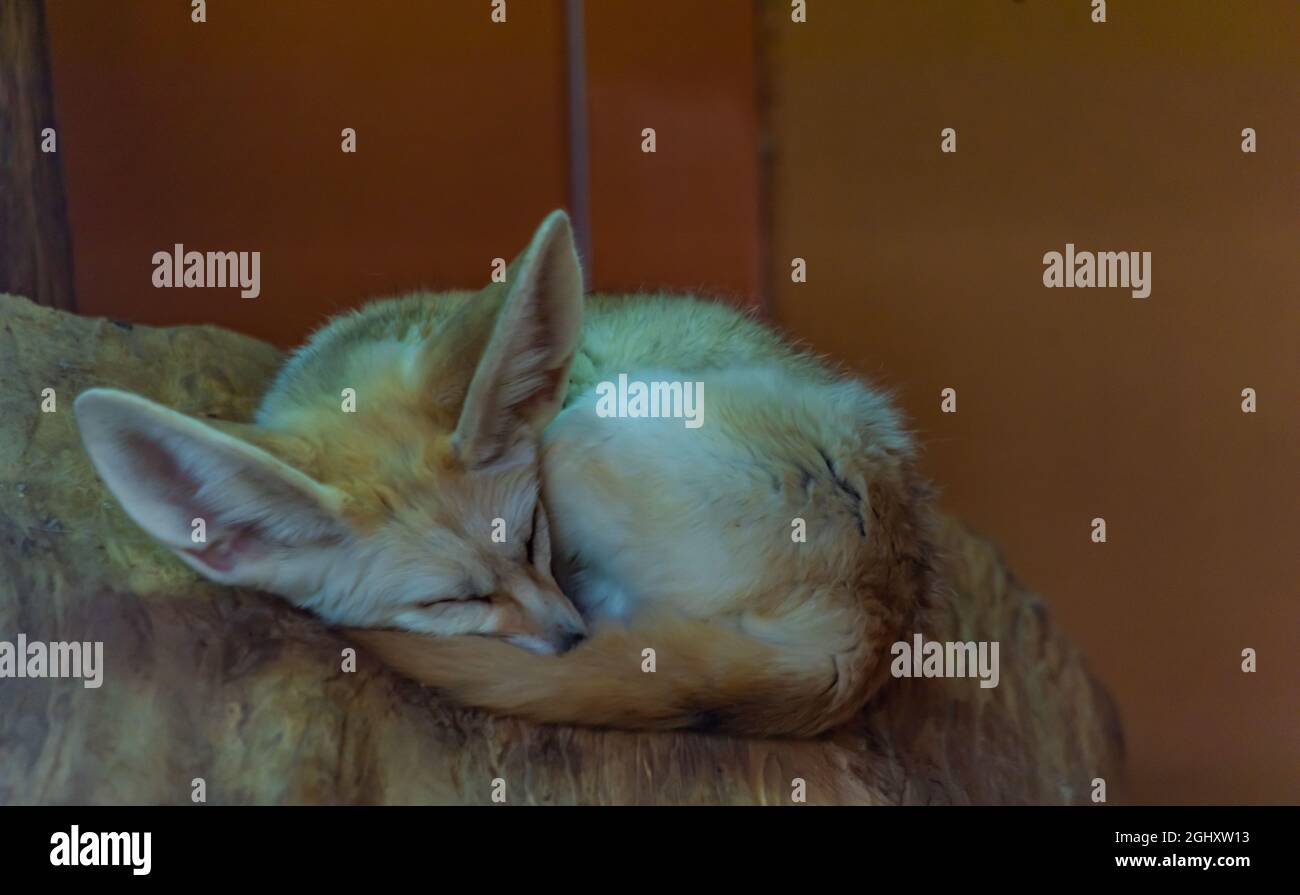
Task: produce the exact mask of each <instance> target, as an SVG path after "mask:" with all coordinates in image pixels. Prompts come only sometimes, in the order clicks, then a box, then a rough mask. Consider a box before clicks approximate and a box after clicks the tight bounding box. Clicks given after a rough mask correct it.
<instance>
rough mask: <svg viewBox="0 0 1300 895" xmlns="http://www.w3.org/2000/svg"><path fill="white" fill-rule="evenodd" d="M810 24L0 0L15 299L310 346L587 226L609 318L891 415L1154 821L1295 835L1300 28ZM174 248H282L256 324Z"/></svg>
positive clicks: (424, 8) (1265, 5)
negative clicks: (1188, 811) (42, 204)
mask: <svg viewBox="0 0 1300 895" xmlns="http://www.w3.org/2000/svg"><path fill="white" fill-rule="evenodd" d="M498 6H499V4H498ZM807 7H808V8H807V21H806V22H803V23H795V22H793V21H792V20H791V4H790V3H788V2H785V0H757V2H754V0H711V2H709V3H699V2H693V0H655V2H649V0H588V2H586V3H583V2H580V0H567V2H566V0H508V2H507V3H506V4H505V10H506V21H505V22H504V23H499V22H494V21H493V20H492V12H493V3H492V2H491V0H443V2H433V3H416V2H393V0H384V2H374V0H372V2H368V3H366V4H359V3H350V2H326V0H277V2H274V3H256V4H255V3H227V2H219V0H213V2H210V3H208V4H207V21H206V22H205V23H195V22H193V21H192V20H191V9H190V3H189V2H180V0H158V2H139V3H129V4H121V3H112V4H109V3H98V4H90V3H73V2H64V0H50V2H47V3H45V4H44V6H43V16H44V23H43V26H42V23H41V21H40V19H41V15H42V6H41V5H40V4H39V3H36V2H34V0H18V2H15V0H0V24H2V25H3V26H4V32H3V33H0V41H3V44H0V47H3V51H4V55H8V56H9V57H10V58H20V57H21V56H22V55H23V54H28V55H30V54H33V53H34V54H38V55H39V54H46V55H47V57H48V58H47V59H46V60H45V61H46V63H47V65H48V70H49V72H50V78H49V83H48V84H46V85H40V84H38V85H35V87H34V88H32V85H28V88H30V89H35V90H36V91H37V93H42V92H43V93H44V94H45V95H46V98H47V100H48V108H47V109H45V111H44V113H42V114H36V115H34V116H28V119H23V117H22V116H21V115H19V114H18V113H16V112H14V111H13V110H12V108H11V113H12V114H11V121H10V131H11V132H17V133H21V132H22V131H23V130H24V128H26V129H28V130H29V131H30V130H33V129H34V130H36V131H39V130H40V128H42V127H45V126H55V127H56V128H57V139H58V151H57V154H56V157H51V158H49V159H42V158H39V157H38V158H36V159H31V158H25V157H24V156H23V150H22V149H21V147H19V148H18V149H15V148H14V146H18V143H17V142H14V143H13V145H10V146H6V147H5V156H4V159H5V162H6V167H7V168H8V172H7V176H8V178H9V183H10V186H11V189H10V190H9V191H8V192H9V195H8V197H7V198H5V197H3V196H0V235H3V236H4V238H5V243H4V245H5V248H4V249H3V250H2V251H0V279H3V280H4V281H3V282H0V289H4V290H8V291H13V292H20V293H24V294H28V295H30V296H31V297H33V298H36V299H37V300H40V301H43V302H44V303H46V304H52V305H55V306H58V307H65V308H68V309H74V310H76V311H77V312H79V313H82V314H88V315H104V316H110V317H114V318H121V319H125V320H130V321H134V322H139V323H149V324H158V325H173V324H182V323H213V324H219V325H221V326H226V327H230V328H233V329H237V330H241V331H243V332H246V333H249V334H252V335H255V336H259V337H262V338H266V339H269V340H272V341H274V342H276V343H277V344H280V345H283V346H289V345H292V344H294V343H295V342H297V341H299V340H301V339H302V338H303V337H304V336H305V335H306V334H307V333H308V332H309V331H310V330H311V329H312V328H314V327H315V326H317V325H318V324H319V323H321V322H322V321H323V320H324V319H325V318H326V317H327V316H329V315H330V314H333V313H335V312H337V311H339V310H341V309H343V308H347V307H351V306H355V305H358V304H361V303H363V302H364V301H365V300H367V299H369V298H373V297H378V296H383V295H389V294H394V293H399V292H402V291H406V290H411V289H416V288H424V287H427V288H452V287H460V288H474V287H478V286H481V285H483V284H484V283H486V282H487V279H488V277H489V274H490V270H491V267H490V266H491V262H492V259H493V258H495V257H504V258H507V259H509V258H511V257H513V256H514V254H515V253H516V252H518V251H519V250H520V249H521V248H522V247H523V245H524V243H525V241H526V239H527V237H528V235H529V234H530V233H531V232H532V229H533V228H534V227H535V226H536V224H537V223H538V221H540V219H541V217H542V216H543V215H544V214H545V213H546V212H547V211H549V210H550V209H552V208H557V207H567V208H569V209H570V211H571V213H572V214H573V216H574V219H575V223H576V225H577V229H578V232H579V236H580V241H581V242H582V246H583V255H584V261H585V263H586V265H587V268H588V277H589V284H590V287H591V288H592V289H593V290H598V291H629V290H637V289H643V288H670V289H676V290H689V291H696V292H702V293H707V294H711V295H716V296H720V297H723V298H725V299H726V300H729V301H732V302H735V303H736V304H738V305H742V306H749V307H752V308H754V309H755V310H757V311H758V312H759V313H762V314H764V315H766V316H767V317H768V318H769V319H771V320H773V321H774V322H775V323H777V324H778V325H779V326H781V327H783V328H784V329H786V330H787V331H789V332H790V333H792V334H793V335H794V336H796V337H798V338H800V339H802V340H805V341H806V342H807V343H808V344H810V345H811V346H813V347H814V348H816V349H817V350H819V351H822V352H825V353H827V354H829V355H831V356H832V357H834V358H836V359H838V360H840V361H842V362H843V363H845V364H846V365H848V366H850V367H851V368H853V369H855V370H857V371H859V372H861V373H864V374H867V375H869V376H871V377H873V378H875V379H876V380H877V381H879V382H881V383H883V384H885V385H887V386H890V387H891V388H893V389H895V390H896V392H897V394H898V396H899V400H900V402H901V404H902V405H903V407H904V408H905V409H906V411H907V413H908V415H909V416H910V418H911V420H912V421H913V424H914V426H915V428H916V430H917V432H918V433H919V436H920V438H921V440H922V441H923V443H924V444H925V446H926V447H925V457H924V459H925V468H926V470H927V472H928V473H929V474H930V475H931V476H932V477H933V478H934V480H935V481H936V483H937V484H938V485H939V487H940V490H941V495H942V501H943V503H944V505H945V506H946V508H948V509H949V510H952V511H954V512H956V513H957V514H959V515H961V516H962V517H963V518H964V519H965V520H966V521H967V522H968V523H969V524H970V525H972V526H973V527H974V528H975V529H977V530H978V531H980V532H982V533H984V534H986V535H988V536H990V537H992V538H994V539H995V540H996V541H997V542H998V543H1000V544H1001V545H1002V546H1003V549H1004V553H1005V555H1006V558H1007V561H1008V563H1009V564H1010V566H1011V567H1012V568H1013V569H1015V570H1016V572H1017V574H1018V575H1019V576H1020V578H1021V579H1022V580H1024V581H1025V582H1026V583H1027V584H1028V585H1029V586H1031V587H1032V588H1034V589H1036V590H1037V591H1039V592H1040V593H1042V594H1043V595H1044V596H1045V597H1046V598H1047V600H1048V601H1049V603H1050V605H1051V606H1052V607H1053V609H1054V611H1055V613H1056V615H1057V618H1058V620H1059V621H1060V622H1061V623H1062V624H1063V625H1064V627H1065V628H1066V630H1067V631H1068V632H1069V633H1070V634H1071V635H1072V636H1073V637H1074V638H1075V639H1076V641H1077V642H1079V643H1080V644H1081V646H1082V647H1083V648H1084V650H1085V651H1086V653H1087V654H1088V656H1089V657H1090V659H1091V662H1092V665H1093V667H1094V668H1095V670H1096V671H1097V672H1098V674H1099V676H1100V677H1101V678H1102V679H1103V680H1104V681H1105V683H1106V684H1107V685H1108V687H1109V688H1110V689H1111V691H1112V692H1113V693H1114V694H1115V696H1116V698H1117V700H1118V702H1119V705H1120V709H1121V712H1122V715H1123V719H1124V726H1125V732H1126V736H1127V739H1128V745H1129V755H1130V765H1129V774H1130V781H1129V783H1130V785H1129V788H1128V794H1129V797H1130V799H1131V800H1134V801H1139V802H1164V803H1180V802H1224V803H1247V802H1255V803H1259V802H1289V803H1295V802H1297V801H1300V711H1298V710H1297V708H1298V706H1297V694H1298V693H1300V675H1298V674H1297V656H1300V602H1298V597H1300V595H1298V594H1297V580H1298V579H1297V561H1296V555H1297V548H1296V541H1297V535H1300V500H1298V499H1297V498H1298V497H1300V493H1298V490H1300V489H1298V488H1297V483H1298V482H1300V476H1297V459H1298V452H1297V444H1298V443H1300V440H1298V436H1300V415H1297V413H1296V393H1295V389H1296V384H1297V381H1300V375H1298V374H1300V364H1298V362H1297V357H1298V353H1297V335H1298V334H1300V302H1297V298H1298V295H1297V286H1298V285H1300V261H1298V257H1300V255H1298V253H1297V236H1298V235H1300V233H1298V230H1297V210H1298V206H1297V198H1298V197H1300V192H1298V188H1300V177H1298V176H1297V173H1298V171H1300V168H1298V166H1297V159H1298V158H1300V153H1298V152H1297V147H1300V115H1297V112H1298V111H1300V103H1298V102H1297V101H1298V100H1300V93H1298V91H1300V6H1298V5H1297V4H1296V3H1295V2H1294V0H1258V2H1250V3H1227V2H1222V0H1143V2H1141V3H1133V2H1112V3H1110V4H1109V10H1108V15H1107V19H1108V21H1106V22H1105V23H1094V22H1092V21H1091V10H1090V4H1089V3H1087V2H1083V0H1079V2H1049V0H1019V2H1016V0H965V2H961V3H955V2H944V0H912V2H908V3H897V2H867V0H862V2H858V0H852V2H850V0H810V2H809V3H808V4H807ZM42 27H43V29H44V33H45V35H47V40H48V42H46V38H45V37H41V36H39V34H40V31H39V29H40V28H42ZM33 35H38V36H33ZM0 58H4V57H3V56H0ZM3 80H4V79H3V78H0V82H3ZM5 101H6V97H5V96H4V94H3V93H0V104H3V103H4V102H5ZM949 127H951V128H953V129H955V131H956V135H957V136H956V140H957V152H956V153H955V154H945V153H942V152H940V132H941V130H942V129H944V128H949ZM1246 127H1250V128H1254V129H1255V131H1256V133H1257V135H1258V136H1257V139H1258V151H1257V152H1256V153H1253V154H1247V153H1243V152H1242V151H1241V141H1242V137H1241V132H1242V129H1243V128H1246ZM343 128H353V129H355V132H356V144H357V151H356V152H355V153H354V154H349V153H343V152H342V151H341V149H340V145H341V142H342V137H341V131H342V129H343ZM644 128H654V129H655V132H656V133H655V139H656V151H655V152H654V153H652V154H651V153H645V152H643V151H642V142H643V136H642V131H643V129H644ZM31 145H36V141H33V142H32V144H31ZM51 166H54V167H53V170H54V172H55V174H54V175H51V174H50V171H51ZM59 167H61V189H62V190H63V192H64V194H65V195H66V210H63V209H60V208H56V209H54V211H53V212H48V211H46V212H43V211H41V210H39V209H34V208H32V207H28V206H27V205H25V204H24V202H23V198H22V194H23V191H24V189H27V190H28V192H30V189H29V188H26V187H23V186H22V185H23V184H26V183H29V182H36V181H37V180H39V179H40V178H46V177H51V176H54V177H56V178H57V174H58V168H59ZM13 184H19V186H18V187H13ZM58 187H59V185H58V184H57V183H55V184H54V185H53V186H52V187H51V189H57V188H58ZM178 242H180V243H183V244H184V245H185V246H186V248H188V249H196V250H199V251H207V250H220V251H231V250H244V251H260V252H261V253H262V269H261V272H262V291H261V295H260V297H259V298H257V299H254V300H248V299H241V298H240V297H239V296H238V294H237V292H235V291H224V290H222V291H208V290H198V291H194V290H185V291H171V290H156V289H154V288H153V287H152V286H151V280H150V278H151V275H152V270H153V268H152V262H151V258H152V255H153V253H154V252H156V251H160V250H170V248H171V247H172V245H173V244H174V243H178ZM1067 242H1073V243H1075V244H1076V246H1078V247H1079V249H1081V250H1083V249H1090V250H1101V251H1106V250H1113V251H1129V250H1132V251H1150V252H1151V253H1152V256H1153V257H1152V290H1151V295H1150V297H1149V298H1146V299H1144V300H1140V299H1135V298H1132V297H1131V296H1130V294H1129V291H1128V290H1124V289H1090V290H1077V289H1072V290H1048V289H1045V288H1044V287H1043V285H1042V271H1043V265H1042V256H1043V254H1044V253H1045V252H1048V251H1063V250H1064V246H1065V243H1067ZM796 257H798V258H803V259H805V261H806V263H807V282H806V283H795V282H792V280H791V276H790V272H791V262H792V259H794V258H796ZM944 388H953V389H956V391H957V402H958V403H957V406H958V411H957V412H956V413H954V414H945V413H941V412H940V391H941V390H942V389H944ZM1244 388H1253V389H1255V390H1256V392H1257V394H1258V408H1259V409H1258V412H1257V413H1255V414H1244V413H1242V412H1241V391H1242V389H1244ZM1097 516H1102V517H1104V518H1105V519H1106V522H1107V526H1108V541H1107V543H1105V544H1094V543H1092V541H1091V539H1090V534H1091V525H1090V522H1091V520H1092V519H1093V518H1094V517H1097ZM1245 648H1252V649H1255V650H1257V652H1258V656H1259V659H1258V663H1259V664H1258V669H1259V670H1258V671H1257V672H1256V673H1254V674H1246V673H1243V672H1242V670H1241V661H1242V659H1241V653H1242V650H1243V649H1245Z"/></svg>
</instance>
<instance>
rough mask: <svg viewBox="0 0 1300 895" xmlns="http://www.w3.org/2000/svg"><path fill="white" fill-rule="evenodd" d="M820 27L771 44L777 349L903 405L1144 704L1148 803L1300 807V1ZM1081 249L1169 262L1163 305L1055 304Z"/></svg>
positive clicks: (949, 478)
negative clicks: (817, 352) (807, 357)
mask: <svg viewBox="0 0 1300 895" xmlns="http://www.w3.org/2000/svg"><path fill="white" fill-rule="evenodd" d="M809 5H810V7H811V11H810V15H809V21H808V22H807V24H804V25H794V24H791V23H790V22H789V20H788V17H786V15H785V14H784V5H783V4H773V5H772V6H771V7H769V15H768V17H767V18H766V20H765V22H764V31H763V36H764V46H765V50H766V53H765V55H766V57H767V61H768V72H767V80H768V85H767V86H768V90H769V92H770V94H771V97H772V107H771V110H770V121H769V123H770V126H771V128H772V132H771V142H772V144H773V146H774V147H775V149H774V158H773V166H772V172H771V173H772V182H771V188H772V196H771V205H772V221H773V232H772V241H771V253H770V258H769V262H770V267H769V273H770V276H771V278H772V283H773V289H774V293H773V298H774V306H775V311H776V314H777V316H778V318H779V320H780V322H782V323H783V324H785V325H786V326H788V327H790V328H791V329H792V330H793V331H794V332H795V333H796V334H797V335H799V336H801V337H803V338H806V339H807V340H808V341H809V342H811V343H812V344H813V345H815V346H817V347H818V348H821V349H823V350H826V351H829V352H831V353H832V354H834V355H836V356H837V357H840V358H842V359H844V360H845V361H847V362H849V363H851V364H852V365H853V366H855V367H856V368H857V369H859V370H862V371H864V372H867V373H869V374H872V375H874V376H877V377H878V378H880V379H882V380H883V381H884V382H886V383H888V384H890V385H892V386H894V387H896V388H898V389H899V390H900V393H901V397H902V400H903V403H904V405H905V407H906V409H907V410H908V412H909V413H910V415H911V417H912V418H913V420H914V421H915V424H916V427H917V428H918V430H919V433H920V436H921V438H922V440H923V441H924V443H925V445H926V465H927V467H928V469H929V471H930V472H931V473H932V474H933V476H934V478H935V480H936V481H937V482H938V484H939V485H940V487H941V489H942V493H943V499H944V502H945V503H946V504H947V506H949V507H950V508H952V509H954V510H957V511H958V512H959V513H960V514H961V515H962V516H964V517H965V518H966V519H967V520H968V521H969V522H971V523H972V524H973V525H974V526H975V527H976V528H978V529H980V530H982V531H983V532H985V533H987V534H989V535H991V536H993V537H994V538H996V539H997V540H998V541H999V542H1000V543H1001V544H1002V545H1003V546H1004V547H1005V553H1006V556H1007V559H1008V561H1009V564H1010V566H1011V567H1012V568H1013V569H1014V570H1015V571H1016V572H1017V574H1018V575H1019V576H1020V577H1021V578H1022V579H1023V580H1024V581H1025V582H1027V583H1028V584H1029V585H1030V586H1032V587H1034V588H1036V589H1037V590H1039V591H1040V592H1041V593H1043V594H1044V595H1045V596H1046V597H1047V599H1048V600H1049V602H1050V604H1051V606H1052V607H1053V608H1054V610H1055V612H1056V615H1057V617H1058V618H1059V619H1060V620H1061V621H1062V622H1063V623H1064V624H1065V626H1066V628H1067V629H1068V630H1069V631H1070V632H1072V633H1073V634H1074V635H1075V637H1076V639H1077V640H1078V641H1079V642H1080V643H1081V645H1082V646H1083V647H1084V648H1085V650H1086V651H1087V652H1088V654H1089V655H1090V656H1091V657H1092V659H1093V660H1094V665H1095V667H1096V669H1097V670H1098V671H1099V672H1100V674H1101V676H1102V678H1103V679H1104V680H1105V681H1106V682H1107V684H1108V685H1109V686H1110V687H1111V688H1112V691H1113V692H1114V693H1115V694H1116V695H1117V697H1118V700H1119V703H1120V708H1121V710H1122V714H1123V717H1124V724H1125V731H1126V734H1127V736H1128V740H1129V747H1130V752H1131V768H1130V772H1131V778H1132V784H1133V787H1132V792H1131V794H1132V796H1133V798H1135V799H1137V800H1140V801H1160V802H1193V801H1206V800H1208V801H1218V802H1291V803H1295V802H1297V801H1300V712H1298V711H1297V702H1296V700H1297V693H1298V692H1300V674H1298V669H1300V666H1297V657H1298V656H1300V608H1298V606H1300V604H1298V598H1297V591H1296V583H1297V567H1296V559H1295V557H1296V538H1297V535H1298V534H1300V500H1298V499H1297V498H1298V497H1300V493H1298V489H1297V481H1298V479H1297V473H1296V461H1297V448H1296V445H1297V444H1300V415H1297V413H1296V394H1295V387H1296V383H1297V381H1300V364H1298V362H1297V358H1298V357H1300V354H1298V353H1297V343H1296V338H1297V333H1300V304H1298V303H1297V301H1296V298H1297V291H1296V287H1297V283H1300V261H1298V259H1300V255H1298V254H1297V251H1296V244H1297V228H1296V223H1297V215H1296V210H1297V206H1296V197H1297V195H1300V193H1298V192H1297V187H1300V178H1298V177H1297V173H1298V171H1300V169H1298V168H1297V165H1296V159H1297V146H1300V118H1297V115H1296V93H1295V87H1296V71H1297V70H1296V47H1297V46H1300V6H1297V5H1296V4H1295V3H1294V2H1290V0H1280V2H1260V3H1218V2H1184V0H1167V2H1163V0H1161V2H1157V0H1143V2H1142V3H1115V2H1112V3H1110V4H1109V16H1108V18H1109V21H1108V22H1106V23H1105V24H1099V25H1094V24H1092V23H1091V22H1089V20H1088V12H1089V6H1090V5H1089V4H1087V3H1013V2H1004V0H968V2H963V3H952V2H942V0H927V2H920V0H913V2H910V3H819V4H809ZM945 127H953V128H955V129H956V130H957V149H958V151H957V153H956V154H953V155H944V154H942V153H941V152H940V151H939V142H940V140H939V135H940V131H941V129H943V128H945ZM1243 127H1254V128H1255V129H1256V130H1257V133H1258V135H1259V152H1258V153H1257V154H1255V155H1247V154H1243V153H1242V152H1241V151H1240V148H1239V147H1240V142H1241V137H1240V132H1241V129H1242V128H1243ZM1066 242H1074V243H1075V244H1076V245H1077V246H1078V247H1079V248H1080V249H1084V248H1088V249H1094V250H1146V251H1151V252H1152V253H1153V258H1152V276H1153V279H1152V282H1153V289H1152V293H1151V296H1150V297H1149V298H1147V299H1145V300H1138V299H1135V298H1132V297H1130V295H1129V293H1128V292H1125V291H1121V290H1114V289H1069V290H1066V289H1054V290H1049V289H1046V288H1044V287H1043V285H1042V279H1041V277H1042V270H1043V266H1042V257H1043V254H1044V253H1045V252H1048V251H1052V250H1056V251H1063V250H1064V246H1065V243H1066ZM794 256H803V257H805V258H807V260H808V271H809V273H808V277H809V280H808V283H807V284H804V285H795V284H793V283H791V282H790V278H789V263H790V259H791V258H792V257H794ZM1247 386H1249V387H1253V388H1255V389H1257V391H1258V394H1259V412H1258V413H1257V414H1255V415H1253V416H1252V415H1245V414H1243V413H1241V412H1240V401H1241V399H1240V397H1239V394H1240V392H1241V390H1242V389H1243V388H1245V387H1247ZM946 387H952V388H955V389H956V390H957V395H958V405H957V406H958V410H957V413H956V414H943V413H940V412H939V410H940V408H939V403H940V399H939V393H940V390H941V389H943V388H946ZM1096 516H1102V517H1105V519H1106V521H1107V523H1108V527H1109V532H1108V536H1109V540H1108V542H1107V543H1105V544H1094V543H1092V542H1091V540H1090V537H1089V535H1090V532H1091V528H1090V521H1091V520H1092V519H1093V518H1094V517H1096ZM1245 647H1253V648H1255V649H1257V650H1258V653H1259V671H1258V672H1257V673H1256V674H1253V675H1250V674H1244V673H1243V672H1242V671H1241V670H1240V662H1241V658H1240V653H1241V650H1242V649H1243V648H1245Z"/></svg>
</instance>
